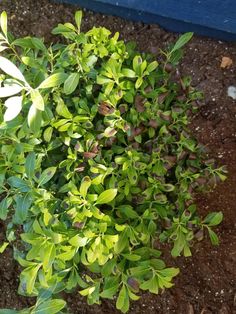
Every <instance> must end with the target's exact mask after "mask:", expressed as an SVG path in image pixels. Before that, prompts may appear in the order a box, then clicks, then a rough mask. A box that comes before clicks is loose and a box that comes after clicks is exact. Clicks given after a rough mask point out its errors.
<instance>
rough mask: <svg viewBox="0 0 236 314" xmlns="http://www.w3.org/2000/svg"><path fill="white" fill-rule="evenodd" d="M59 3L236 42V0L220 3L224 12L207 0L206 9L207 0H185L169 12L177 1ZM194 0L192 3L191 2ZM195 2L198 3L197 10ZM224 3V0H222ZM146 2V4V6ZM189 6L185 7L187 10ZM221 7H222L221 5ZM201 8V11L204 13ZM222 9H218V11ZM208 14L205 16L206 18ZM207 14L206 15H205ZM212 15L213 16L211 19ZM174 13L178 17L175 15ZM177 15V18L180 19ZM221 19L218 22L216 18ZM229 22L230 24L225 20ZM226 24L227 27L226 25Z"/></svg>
mask: <svg viewBox="0 0 236 314" xmlns="http://www.w3.org/2000/svg"><path fill="white" fill-rule="evenodd" d="M54 1H55V2H60V3H70V4H75V5H79V6H81V7H84V8H87V9H89V10H92V11H95V12H100V13H103V14H108V15H116V16H120V17H122V18H125V19H129V20H134V21H141V22H144V23H149V24H159V25H160V26H161V27H163V28H165V29H167V30H170V31H174V32H179V33H183V32H190V31H192V32H194V33H196V34H198V35H203V36H209V37H213V38H216V39H221V40H227V41H236V27H234V26H236V1H235V2H234V3H233V0H226V1H225V4H226V7H225V6H224V5H223V6H222V2H221V1H220V2H221V10H220V12H221V14H222V15H219V14H218V15H216V14H213V13H214V12H215V11H214V10H215V7H216V5H217V2H219V1H218V0H210V1H209V0H205V2H206V3H207V9H208V10H207V11H206V8H205V7H204V2H203V3H202V8H201V7H200V6H199V4H201V2H202V1H194V0H187V1H188V4H187V3H186V2H185V1H184V0H182V6H180V7H179V9H181V10H180V11H179V12H178V6H179V4H177V5H176V4H175V6H174V7H173V10H172V11H170V5H172V4H173V3H174V2H176V0H175V1H174V2H173V0H164V1H165V3H166V5H165V4H164V3H163V1H161V5H160V7H158V6H157V2H158V1H154V4H152V3H151V2H152V1H149V0H139V1H137V0H120V1H118V0H54ZM177 2H178V1H177ZM190 2H191V3H190ZM194 2H195V4H196V3H198V4H197V5H196V7H195V9H194ZM223 2H224V1H223ZM211 3H212V7H213V6H214V10H213V11H212V12H211V11H210V9H209V8H210V5H211ZM145 4H146V5H145ZM190 4H192V5H191V9H192V14H191V15H190V14H189V12H188V11H189V9H190V8H189V5H190ZM230 4H231V10H232V8H233V7H235V11H231V12H234V13H235V17H231V16H230V17H228V16H227V17H226V16H223V14H226V13H225V12H226V9H227V7H228V5H230ZM152 7H153V13H151V8H152ZM185 8H186V10H185ZM218 10H219V7H218ZM201 11H202V12H201ZM218 12H219V11H218ZM186 14H188V19H186ZM204 14H205V18H204ZM206 14H207V16H206ZM211 14H212V19H211ZM173 16H174V17H175V18H173ZM177 17H178V18H177ZM216 19H218V21H217V20H216ZM224 21H227V22H229V23H224ZM226 24H227V27H226Z"/></svg>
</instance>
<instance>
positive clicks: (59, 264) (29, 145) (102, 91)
mask: <svg viewBox="0 0 236 314" xmlns="http://www.w3.org/2000/svg"><path fill="white" fill-rule="evenodd" d="M81 17H82V15H81V12H77V13H76V16H75V21H76V25H72V24H71V23H66V24H59V25H58V26H57V27H56V28H55V29H54V30H53V34H55V35H61V36H63V37H64V38H65V40H64V43H57V44H54V45H51V46H49V47H46V46H45V44H44V42H43V40H41V39H38V38H34V37H25V38H19V39H15V38H13V36H12V35H11V34H10V33H9V32H8V31H7V17H6V14H5V12H3V13H2V15H1V29H2V33H1V34H0V50H1V51H4V52H3V56H0V69H1V75H0V84H1V85H0V98H1V103H0V143H1V144H0V183H1V184H0V193H1V196H2V200H1V203H0V219H2V220H6V221H7V222H8V225H7V234H6V237H7V240H8V242H11V244H12V245H13V247H14V257H15V259H16V260H17V261H18V262H19V264H20V265H21V266H22V269H23V270H22V272H21V275H20V286H19V293H20V294H22V295H28V296H37V297H38V299H37V303H36V305H35V306H34V307H33V308H31V309H29V310H25V312H22V313H49V312H50V313H59V312H60V311H61V310H62V309H63V308H64V306H65V302H64V301H62V300H61V299H58V295H59V294H60V292H61V291H67V292H70V291H73V290H74V289H78V288H79V290H80V294H81V295H83V296H86V297H87V300H88V303H89V304H93V303H100V299H101V298H108V299H113V298H114V296H115V295H117V299H116V306H117V309H119V310H121V311H122V312H127V311H128V309H129V303H130V300H137V299H139V297H140V291H141V290H144V291H146V290H147V291H150V292H152V293H158V292H159V291H162V290H164V289H166V288H170V287H171V286H172V285H173V283H172V279H173V277H175V276H176V275H177V274H178V272H179V270H178V269H176V268H172V267H167V266H166V265H165V263H164V261H163V260H162V259H160V255H161V252H160V251H159V250H157V248H156V247H157V245H156V244H157V243H158V242H160V241H161V242H165V241H167V242H170V243H171V245H172V250H171V254H172V255H173V257H176V256H180V255H181V254H183V255H184V256H189V255H191V249H190V248H191V246H192V244H193V242H194V241H193V240H194V239H197V240H199V239H201V238H202V236H203V232H204V230H208V231H209V235H210V239H211V241H212V243H213V244H218V238H217V235H216V234H215V233H214V231H213V230H212V229H211V227H212V226H215V225H218V224H219V223H220V222H221V220H222V214H221V213H210V214H209V215H208V216H207V217H206V218H204V217H199V215H198V214H197V209H196V206H195V205H194V192H196V191H199V190H205V189H209V187H211V186H212V185H215V184H216V183H217V181H218V180H219V179H225V175H224V172H225V170H224V168H216V167H215V163H214V161H212V160H209V159H208V157H207V155H206V153H205V151H204V147H202V145H200V144H199V143H198V142H197V141H196V140H195V139H194V138H193V136H192V135H191V133H190V131H189V129H188V124H189V115H190V114H191V112H195V110H196V109H197V107H198V105H199V101H198V100H199V98H200V97H201V95H200V93H199V92H197V91H195V90H194V89H193V88H192V87H191V85H190V79H189V78H182V77H181V76H180V74H179V72H178V71H177V70H176V69H175V67H174V66H173V64H177V62H178V60H179V56H180V53H179V52H180V48H182V46H183V45H184V44H186V43H187V41H188V40H190V38H191V36H192V34H190V33H188V34H185V35H183V36H182V37H180V39H179V40H178V41H177V43H176V44H175V45H174V46H173V48H172V49H171V50H170V51H169V52H168V53H166V54H165V55H166V61H165V62H164V64H159V63H158V62H157V61H156V60H153V57H152V56H150V55H147V54H141V53H139V52H137V51H136V50H135V46H134V45H133V44H132V43H131V44H125V43H124V42H123V41H121V40H119V38H118V37H119V34H118V33H116V34H114V35H112V34H111V32H110V31H109V30H107V29H105V28H102V27H94V28H92V29H91V30H89V31H88V32H87V33H81V32H80V24H81ZM19 230H21V232H20V239H19V237H18V235H19ZM16 231H17V232H16ZM8 242H5V243H3V245H2V247H1V248H0V250H1V251H3V250H4V249H5V248H6V246H7V245H8ZM53 297H54V298H55V297H56V298H57V299H52V298H53Z"/></svg>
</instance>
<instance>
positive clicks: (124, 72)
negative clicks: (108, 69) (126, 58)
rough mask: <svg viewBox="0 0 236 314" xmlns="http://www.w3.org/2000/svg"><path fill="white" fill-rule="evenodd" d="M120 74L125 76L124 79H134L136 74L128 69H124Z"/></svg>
mask: <svg viewBox="0 0 236 314" xmlns="http://www.w3.org/2000/svg"><path fill="white" fill-rule="evenodd" d="M121 73H122V74H123V75H124V76H126V77H129V78H134V77H136V73H135V72H134V71H133V70H131V69H128V68H124V69H122V71H121Z"/></svg>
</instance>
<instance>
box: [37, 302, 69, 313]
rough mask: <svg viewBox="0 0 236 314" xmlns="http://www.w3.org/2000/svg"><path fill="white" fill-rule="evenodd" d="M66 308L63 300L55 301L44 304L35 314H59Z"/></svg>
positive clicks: (38, 307) (39, 306)
mask: <svg viewBox="0 0 236 314" xmlns="http://www.w3.org/2000/svg"><path fill="white" fill-rule="evenodd" d="M65 306H66V302H65V301H64V300H61V299H53V300H48V301H44V302H42V303H41V304H40V305H38V306H37V307H36V309H35V314H57V313H59V312H60V311H61V310H62V309H63V308H64V307H65Z"/></svg>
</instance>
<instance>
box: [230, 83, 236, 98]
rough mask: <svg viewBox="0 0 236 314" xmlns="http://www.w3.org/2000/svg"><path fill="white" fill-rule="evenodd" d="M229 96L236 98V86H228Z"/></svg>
mask: <svg viewBox="0 0 236 314" xmlns="http://www.w3.org/2000/svg"><path fill="white" fill-rule="evenodd" d="M228 96H229V97H231V98H233V99H236V87H235V86H229V87H228Z"/></svg>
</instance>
